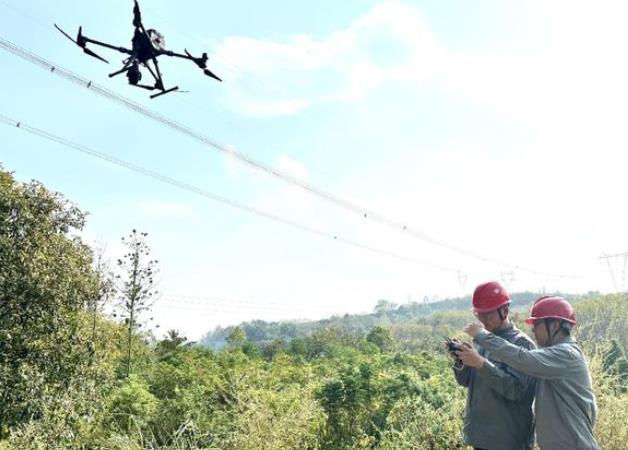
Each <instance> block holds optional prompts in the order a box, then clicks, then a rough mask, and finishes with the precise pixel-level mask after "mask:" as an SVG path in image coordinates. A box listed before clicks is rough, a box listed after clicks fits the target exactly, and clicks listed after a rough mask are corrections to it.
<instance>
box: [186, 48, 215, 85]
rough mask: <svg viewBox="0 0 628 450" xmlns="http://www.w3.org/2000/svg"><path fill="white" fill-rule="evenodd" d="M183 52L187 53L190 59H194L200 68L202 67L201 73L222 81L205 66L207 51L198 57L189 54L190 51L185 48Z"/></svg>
mask: <svg viewBox="0 0 628 450" xmlns="http://www.w3.org/2000/svg"><path fill="white" fill-rule="evenodd" d="M185 54H186V55H188V58H190V59H191V60H192V61H194V63H195V64H196V65H197V66H198V67H199V68H201V69H203V73H204V74H205V75H207V76H208V77H212V78H214V79H216V80H218V81H222V79H220V78H219V77H218V76H217V75H216V74H214V73H213V72H212V71H211V70H209V69H208V68H207V59H208V58H207V53H203V56H201V57H200V58H195V57H194V56H192V55H191V54H190V52H188V50H187V49H185Z"/></svg>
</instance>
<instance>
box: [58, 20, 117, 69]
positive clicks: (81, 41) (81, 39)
mask: <svg viewBox="0 0 628 450" xmlns="http://www.w3.org/2000/svg"><path fill="white" fill-rule="evenodd" d="M54 25H55V28H56V29H57V30H59V31H60V32H61V33H62V34H63V35H64V36H65V37H67V38H68V39H69V40H71V41H72V42H74V43H75V44H76V45H78V46H79V47H81V48H82V49H83V53H85V54H86V55H89V56H93V57H94V58H96V59H100V60H101V61H103V62H106V63H107V64H109V61H107V60H106V59H105V58H103V57H102V56H99V55H97V54H96V53H94V52H93V51H92V50H90V49H88V48H87V47H86V45H87V41H86V40H85V36H83V33H82V28H83V27H79V31H78V35H77V36H76V40H74V39H72V37H71V36H70V35H69V34H68V33H66V32H65V31H63V30H62V29H61V28H59V27H58V26H57V24H56V23H55V24H54Z"/></svg>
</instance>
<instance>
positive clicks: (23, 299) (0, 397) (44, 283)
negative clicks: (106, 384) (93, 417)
mask: <svg viewBox="0 0 628 450" xmlns="http://www.w3.org/2000/svg"><path fill="white" fill-rule="evenodd" d="M84 223H85V216H84V214H83V213H82V212H81V211H80V210H79V209H78V208H77V207H76V206H74V205H73V204H71V203H70V202H69V201H68V200H66V199H65V198H64V197H63V196H62V195H61V194H58V193H54V192H50V191H48V190H47V189H46V188H45V187H44V186H43V185H42V184H40V183H38V182H35V181H33V182H30V183H20V182H17V181H16V180H15V179H14V178H13V175H12V174H11V173H9V172H6V171H4V170H3V168H2V167H1V166H0V438H2V436H3V434H6V431H7V429H8V427H11V426H15V425H18V424H20V423H24V422H26V421H28V420H30V419H31V418H34V417H35V418H36V417H38V415H39V414H40V413H41V408H42V406H41V405H42V402H43V400H44V398H46V396H48V397H51V396H55V395H56V393H58V392H63V391H64V390H66V389H67V387H68V386H70V385H72V384H73V383H76V382H77V378H78V377H80V376H82V374H83V373H84V370H85V368H86V366H87V364H88V359H89V358H88V353H89V351H88V338H87V337H86V334H87V333H85V332H84V330H83V329H82V325H81V324H82V321H81V318H82V314H83V312H84V310H85V307H86V305H87V304H88V303H89V301H91V300H92V299H94V298H96V297H98V295H99V294H98V287H99V279H98V276H97V273H96V272H95V271H94V270H93V269H92V254H91V251H90V249H89V248H88V247H87V246H86V245H85V244H84V243H83V242H82V241H81V240H80V238H79V237H77V236H76V234H75V233H76V232H77V231H80V230H81V229H82V227H83V225H84Z"/></svg>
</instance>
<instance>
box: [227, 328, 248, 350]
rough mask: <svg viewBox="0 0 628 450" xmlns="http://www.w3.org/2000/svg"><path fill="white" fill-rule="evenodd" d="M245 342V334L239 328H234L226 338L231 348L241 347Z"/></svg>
mask: <svg viewBox="0 0 628 450" xmlns="http://www.w3.org/2000/svg"><path fill="white" fill-rule="evenodd" d="M245 342H246V333H245V332H244V330H243V329H242V328H241V327H234V328H233V329H232V330H231V333H229V335H228V336H227V344H229V346H230V347H232V348H236V347H242V345H243V344H244V343H245Z"/></svg>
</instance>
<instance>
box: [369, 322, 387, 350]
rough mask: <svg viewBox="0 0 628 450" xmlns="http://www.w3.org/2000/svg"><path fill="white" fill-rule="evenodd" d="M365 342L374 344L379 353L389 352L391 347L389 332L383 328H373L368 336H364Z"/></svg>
mask: <svg viewBox="0 0 628 450" xmlns="http://www.w3.org/2000/svg"><path fill="white" fill-rule="evenodd" d="M366 340H367V341H368V342H370V343H371V344H375V345H376V346H377V347H378V348H379V349H380V350H381V351H386V350H390V348H391V347H392V345H393V338H392V336H391V335H390V330H388V329H386V328H383V327H379V326H377V327H373V329H372V330H371V331H369V334H367V335H366Z"/></svg>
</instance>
